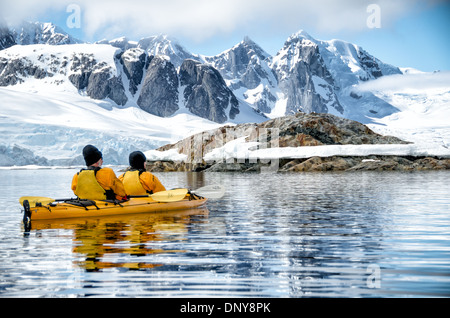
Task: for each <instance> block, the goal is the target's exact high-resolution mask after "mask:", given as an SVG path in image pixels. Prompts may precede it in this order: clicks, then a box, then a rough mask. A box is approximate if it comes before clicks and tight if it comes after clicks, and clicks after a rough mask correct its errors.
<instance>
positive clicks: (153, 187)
mask: <svg viewBox="0 0 450 318" xmlns="http://www.w3.org/2000/svg"><path fill="white" fill-rule="evenodd" d="M140 181H141V184H142V186H143V187H144V189H145V190H147V191H152V192H153V193H156V192H160V191H166V188H165V187H164V186H163V185H162V183H161V181H159V179H158V178H157V177H156V176H154V175H153V174H151V173H150V172H148V171H146V172H144V173H142V174H141V177H140Z"/></svg>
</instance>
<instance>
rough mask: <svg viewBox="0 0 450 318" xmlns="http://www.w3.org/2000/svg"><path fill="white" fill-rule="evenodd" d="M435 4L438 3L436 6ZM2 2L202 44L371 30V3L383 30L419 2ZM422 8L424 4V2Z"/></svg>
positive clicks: (11, 10)
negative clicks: (235, 37)
mask: <svg viewBox="0 0 450 318" xmlns="http://www.w3.org/2000/svg"><path fill="white" fill-rule="evenodd" d="M435 1H436V0H435ZM6 2H7V1H1V3H0V12H2V13H3V15H4V16H5V17H6V18H7V19H9V20H13V19H14V20H19V19H27V20H30V19H36V18H37V17H38V16H39V14H43V13H45V12H47V11H49V10H60V11H62V12H65V7H67V6H68V5H69V4H75V5H79V7H80V8H81V14H82V28H83V31H84V33H86V34H87V35H89V36H91V37H93V36H94V35H96V36H102V37H109V38H110V37H111V36H115V35H124V34H127V35H129V36H131V37H138V36H148V35H149V34H157V33H165V34H170V35H173V36H183V37H186V38H190V39H192V40H196V41H203V40H206V39H209V38H211V37H213V36H216V35H225V34H230V33H232V32H234V31H236V30H242V31H245V32H246V33H250V31H253V32H267V31H268V30H271V31H272V32H273V31H274V30H277V31H278V32H282V33H283V34H284V33H286V32H290V33H294V32H295V31H298V30H299V29H306V30H311V29H314V30H316V31H318V32H319V31H325V32H330V33H331V32H339V31H356V32H357V31H362V30H367V28H368V27H367V19H368V18H369V16H370V14H371V13H370V12H368V11H367V8H368V6H369V5H370V4H371V3H376V4H377V5H378V6H379V9H380V18H381V24H382V26H385V25H389V24H390V23H391V22H392V21H394V20H395V19H396V18H398V17H399V16H401V15H403V14H405V13H406V12H409V11H410V10H411V8H412V7H414V4H415V3H417V2H418V0H396V1H391V0H341V1H335V0H315V1H299V0H226V1H223V0H164V1H161V0H145V1H144V0H133V1H123V0H95V1H92V0H40V1H35V0H33V1H30V0H14V1H8V3H7V4H6ZM422 2H423V1H422Z"/></svg>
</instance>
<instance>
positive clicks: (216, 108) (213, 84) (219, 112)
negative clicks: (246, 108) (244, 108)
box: [180, 60, 239, 123]
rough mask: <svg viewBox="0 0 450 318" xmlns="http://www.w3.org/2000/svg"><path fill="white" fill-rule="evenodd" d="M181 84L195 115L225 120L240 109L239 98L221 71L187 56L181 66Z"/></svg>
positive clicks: (186, 104)
mask: <svg viewBox="0 0 450 318" xmlns="http://www.w3.org/2000/svg"><path fill="white" fill-rule="evenodd" d="M180 84H181V86H182V87H183V86H185V89H184V93H183V96H184V99H185V106H186V108H187V109H189V110H190V111H191V112H192V113H193V114H195V115H198V116H201V117H204V118H207V119H209V120H212V121H215V122H218V123H223V122H225V121H226V120H227V119H228V116H229V117H230V118H231V119H234V118H235V116H236V115H237V114H238V113H239V102H238V100H237V99H236V97H235V96H234V94H233V93H232V92H231V90H230V89H229V88H228V87H227V85H226V84H225V81H224V80H223V78H222V76H221V75H220V73H219V72H218V71H217V70H216V69H215V68H213V67H211V66H209V65H205V64H201V63H199V62H197V61H194V60H185V61H184V62H183V64H182V65H181V67H180ZM230 105H231V107H230V110H229V111H228V112H227V110H228V108H229V106H230Z"/></svg>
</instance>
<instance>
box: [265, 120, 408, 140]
mask: <svg viewBox="0 0 450 318" xmlns="http://www.w3.org/2000/svg"><path fill="white" fill-rule="evenodd" d="M258 128H278V129H279V131H280V132H279V136H280V140H279V144H280V147H301V146H318V145H361V144H395V143H396V144H402V143H403V144H404V143H406V142H404V141H402V140H400V139H398V138H396V137H392V136H382V135H379V134H376V133H374V132H373V131H372V130H370V129H369V128H368V127H367V126H365V125H363V124H361V123H358V122H356V121H353V120H350V119H345V118H342V117H338V116H334V115H330V114H316V113H309V114H305V113H297V114H296V115H293V116H285V117H280V118H276V119H272V120H269V121H267V122H264V123H262V124H260V125H258Z"/></svg>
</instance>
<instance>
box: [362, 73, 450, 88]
mask: <svg viewBox="0 0 450 318" xmlns="http://www.w3.org/2000/svg"><path fill="white" fill-rule="evenodd" d="M357 89H358V90H360V91H403V90H415V91H427V90H430V89H446V90H448V91H450V72H448V71H445V72H436V73H423V72H418V73H413V74H404V75H391V76H383V77H380V78H378V79H376V80H373V81H368V82H364V83H362V84H360V85H358V87H357Z"/></svg>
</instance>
